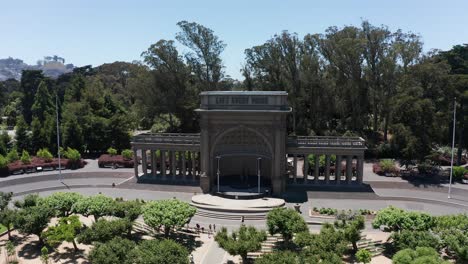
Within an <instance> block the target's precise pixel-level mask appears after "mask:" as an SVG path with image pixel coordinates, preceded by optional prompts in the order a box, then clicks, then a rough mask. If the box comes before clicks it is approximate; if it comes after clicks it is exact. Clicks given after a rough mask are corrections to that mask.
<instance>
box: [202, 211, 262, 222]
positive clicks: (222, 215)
mask: <svg viewBox="0 0 468 264" xmlns="http://www.w3.org/2000/svg"><path fill="white" fill-rule="evenodd" d="M195 215H196V216H199V217H206V218H213V219H222V220H232V221H239V222H240V221H241V220H242V216H243V217H244V221H262V220H265V219H266V213H229V212H220V211H207V210H203V209H197V212H196V213H195Z"/></svg>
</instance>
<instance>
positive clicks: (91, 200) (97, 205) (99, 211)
mask: <svg viewBox="0 0 468 264" xmlns="http://www.w3.org/2000/svg"><path fill="white" fill-rule="evenodd" d="M114 208H115V201H114V199H112V198H110V197H108V196H104V195H101V194H98V195H94V196H88V197H84V198H81V199H79V200H78V201H77V202H75V203H74V205H73V207H72V211H73V212H75V213H78V214H82V215H84V216H86V217H88V216H90V215H92V216H93V217H94V221H97V220H98V219H99V217H101V216H105V215H112V212H113V211H114Z"/></svg>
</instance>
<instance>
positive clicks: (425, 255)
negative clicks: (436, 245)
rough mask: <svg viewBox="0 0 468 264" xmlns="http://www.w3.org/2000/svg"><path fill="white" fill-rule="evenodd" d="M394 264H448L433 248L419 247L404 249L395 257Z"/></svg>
mask: <svg viewBox="0 0 468 264" xmlns="http://www.w3.org/2000/svg"><path fill="white" fill-rule="evenodd" d="M392 263H394V264H423V263H431V264H448V263H450V262H448V261H444V260H442V259H441V258H440V256H439V253H437V251H436V250H435V249H433V248H427V247H417V248H416V250H414V249H403V250H400V251H398V252H397V253H396V254H395V255H393V258H392Z"/></svg>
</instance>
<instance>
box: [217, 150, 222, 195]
mask: <svg viewBox="0 0 468 264" xmlns="http://www.w3.org/2000/svg"><path fill="white" fill-rule="evenodd" d="M220 159H221V157H220V156H216V161H217V164H218V170H217V171H216V174H217V176H218V192H219V174H220V173H221V172H220V171H219V160H220Z"/></svg>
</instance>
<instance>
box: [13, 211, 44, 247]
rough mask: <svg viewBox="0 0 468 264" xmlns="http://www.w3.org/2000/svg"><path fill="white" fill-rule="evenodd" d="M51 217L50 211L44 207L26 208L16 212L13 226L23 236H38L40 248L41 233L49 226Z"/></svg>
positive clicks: (41, 243) (41, 241) (41, 242)
mask: <svg viewBox="0 0 468 264" xmlns="http://www.w3.org/2000/svg"><path fill="white" fill-rule="evenodd" d="M52 215H53V212H52V210H51V209H50V208H48V207H45V206H31V207H26V208H24V209H21V210H19V211H18V213H17V217H15V223H14V226H15V228H17V229H18V231H19V232H21V233H23V234H26V235H29V234H33V235H36V236H38V237H39V246H41V245H43V240H42V237H41V234H42V231H43V230H44V229H45V228H46V227H47V225H48V224H49V220H50V218H51V217H52Z"/></svg>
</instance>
